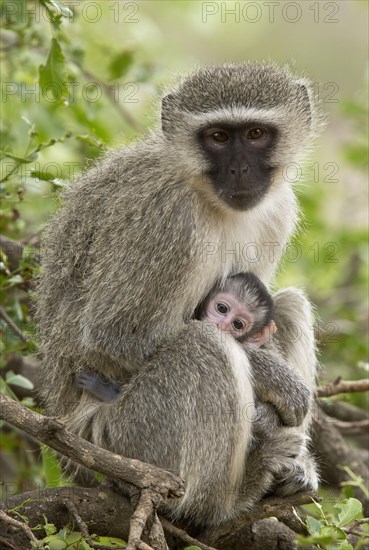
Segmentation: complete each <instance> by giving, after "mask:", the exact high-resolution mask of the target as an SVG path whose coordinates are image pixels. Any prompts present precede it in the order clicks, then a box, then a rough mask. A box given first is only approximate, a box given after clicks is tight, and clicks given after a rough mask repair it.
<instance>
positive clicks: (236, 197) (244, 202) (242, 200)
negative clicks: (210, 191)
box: [220, 187, 267, 210]
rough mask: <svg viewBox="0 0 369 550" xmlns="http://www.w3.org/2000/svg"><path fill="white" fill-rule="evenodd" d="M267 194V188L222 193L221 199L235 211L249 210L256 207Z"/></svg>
mask: <svg viewBox="0 0 369 550" xmlns="http://www.w3.org/2000/svg"><path fill="white" fill-rule="evenodd" d="M266 192H267V188H266V187H260V189H252V190H251V191H250V190H247V191H230V192H227V193H224V192H223V193H221V194H220V198H221V199H222V200H223V201H224V202H225V203H227V204H228V206H231V208H234V209H235V210H248V209H249V208H253V207H254V206H256V205H257V204H258V203H259V202H260V201H261V199H262V198H263V197H264V195H265V194H266Z"/></svg>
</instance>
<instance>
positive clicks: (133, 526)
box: [127, 489, 154, 550]
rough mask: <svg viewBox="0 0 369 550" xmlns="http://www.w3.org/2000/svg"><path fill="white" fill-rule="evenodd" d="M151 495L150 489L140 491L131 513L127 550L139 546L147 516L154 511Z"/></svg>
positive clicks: (135, 549) (134, 549) (135, 548)
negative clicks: (134, 508)
mask: <svg viewBox="0 0 369 550" xmlns="http://www.w3.org/2000/svg"><path fill="white" fill-rule="evenodd" d="M152 496H153V495H152V491H150V490H149V489H144V490H143V491H142V492H141V496H140V500H139V502H138V504H137V506H136V510H135V511H134V512H133V514H132V517H131V521H130V528H129V537H128V543H127V550H137V549H138V547H139V543H140V541H141V537H142V532H143V530H144V528H145V525H146V523H147V520H148V518H149V517H150V516H151V514H152V513H153V511H154V502H153V499H152Z"/></svg>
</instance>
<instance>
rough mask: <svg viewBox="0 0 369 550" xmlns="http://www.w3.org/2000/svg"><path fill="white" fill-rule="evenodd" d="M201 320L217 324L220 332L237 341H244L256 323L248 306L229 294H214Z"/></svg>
mask: <svg viewBox="0 0 369 550" xmlns="http://www.w3.org/2000/svg"><path fill="white" fill-rule="evenodd" d="M201 320H202V321H209V322H210V323H215V324H216V325H217V326H218V328H219V329H220V330H222V331H224V332H228V333H229V334H231V335H232V336H233V337H234V338H236V340H239V339H241V340H243V339H244V337H245V336H246V335H247V334H248V333H249V332H250V331H251V330H252V327H253V325H254V321H255V320H254V316H253V314H252V313H251V311H250V309H249V308H248V307H247V304H245V303H242V302H240V301H239V300H238V299H237V298H236V297H235V296H234V295H233V294H230V293H229V292H218V293H216V294H214V295H213V296H212V297H211V298H210V300H209V302H208V303H207V305H206V308H205V310H204V312H203V314H202V316H201Z"/></svg>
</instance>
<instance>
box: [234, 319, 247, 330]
mask: <svg viewBox="0 0 369 550" xmlns="http://www.w3.org/2000/svg"><path fill="white" fill-rule="evenodd" d="M232 325H233V328H235V329H236V330H242V329H243V327H244V326H245V323H244V322H243V321H241V319H235V320H234V321H233V322H232Z"/></svg>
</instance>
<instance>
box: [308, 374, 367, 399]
mask: <svg viewBox="0 0 369 550" xmlns="http://www.w3.org/2000/svg"><path fill="white" fill-rule="evenodd" d="M356 391H369V378H364V379H363V380H352V381H351V380H341V378H337V380H335V381H334V382H332V383H331V384H327V385H326V386H321V387H319V388H318V389H317V396H318V397H330V396H331V395H337V394H338V393H351V392H356Z"/></svg>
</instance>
